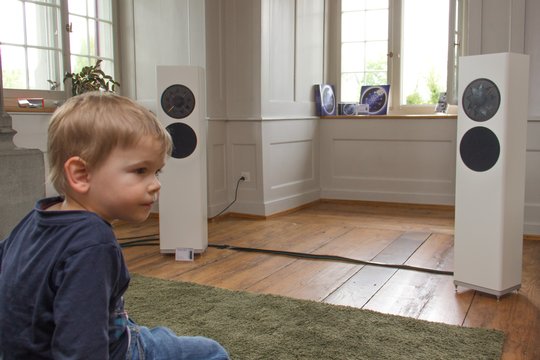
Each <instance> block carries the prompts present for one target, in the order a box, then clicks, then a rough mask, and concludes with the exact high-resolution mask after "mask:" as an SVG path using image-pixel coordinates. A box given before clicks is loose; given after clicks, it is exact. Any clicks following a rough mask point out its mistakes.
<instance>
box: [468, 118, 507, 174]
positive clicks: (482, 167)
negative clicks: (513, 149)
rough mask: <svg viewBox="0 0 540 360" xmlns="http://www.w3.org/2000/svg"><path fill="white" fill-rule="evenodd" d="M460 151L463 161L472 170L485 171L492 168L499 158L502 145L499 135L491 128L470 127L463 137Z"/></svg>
mask: <svg viewBox="0 0 540 360" xmlns="http://www.w3.org/2000/svg"><path fill="white" fill-rule="evenodd" d="M459 153H460V155H461V160H463V163H464V164H465V165H466V166H467V167H468V168H469V169H471V170H473V171H477V172H483V171H487V170H489V169H491V168H492V167H493V166H494V165H495V164H496V163H497V160H499V155H500V153H501V146H500V144H499V139H498V138H497V135H495V133H494V132H493V131H491V130H490V129H488V128H486V127H483V126H477V127H473V128H472V129H469V130H468V131H467V132H466V133H465V135H463V137H462V138H461V142H460V144H459Z"/></svg>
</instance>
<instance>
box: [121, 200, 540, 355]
mask: <svg viewBox="0 0 540 360" xmlns="http://www.w3.org/2000/svg"><path fill="white" fill-rule="evenodd" d="M453 226H454V220H453V210H452V209H450V208H444V207H419V206H416V207H415V206H404V205H395V204H394V205H392V204H380V203H360V202H318V203H314V204H312V205H311V206H309V207H306V208H303V209H300V210H298V211H295V212H292V213H288V214H283V215H278V216H274V217H270V218H268V219H266V220H257V219H243V218H234V217H224V218H221V219H217V220H216V221H213V222H210V223H209V229H208V231H209V243H213V244H229V245H234V246H243V247H257V248H264V249H275V250H286V251H295V252H305V253H310V254H323V255H338V256H345V257H349V258H355V259H360V260H376V261H381V262H382V261H384V262H398V263H404V264H406V265H411V266H417V267H426V268H432V269H439V270H447V271H451V270H453ZM158 228H159V226H158V220H157V219H156V218H150V219H149V220H148V221H146V222H145V223H143V224H138V225H126V224H117V225H115V231H116V233H117V235H118V237H119V239H120V242H125V241H127V240H125V238H129V237H137V236H146V235H156V234H158V232H159V229H158ZM404 238H405V240H406V241H404V240H403V239H404ZM407 239H408V240H407ZM407 249H408V250H407ZM124 255H125V258H126V261H127V264H128V267H129V269H130V271H131V272H132V273H137V274H141V275H145V276H153V277H158V278H164V279H171V280H179V281H190V282H195V283H199V284H206V285H211V286H217V287H222V288H227V289H234V290H244V291H250V292H256V293H268V294H279V295H283V296H289V297H294V298H299V299H310V300H315V301H321V302H327V303H331V304H341V305H348V306H354V307H358V308H363V309H370V310H375V311H379V312H384V313H390V314H397V315H402V316H408V317H413V318H418V319H424V320H429V321H436V322H444V323H448V324H455V325H461V326H471V327H485V328H494V329H501V330H503V331H505V333H506V335H507V337H506V341H505V344H504V350H503V351H504V353H503V359H505V360H510V359H531V360H533V359H540V241H535V240H526V241H525V242H524V256H523V278H522V287H521V289H520V290H519V292H517V293H516V292H514V293H511V294H508V295H506V296H503V297H502V298H501V299H500V300H497V299H496V298H495V297H494V296H491V295H485V294H482V293H478V292H476V291H474V290H469V289H464V288H459V289H458V292H456V291H455V287H454V285H453V278H452V276H448V275H437V274H430V273H426V272H418V271H410V270H402V269H395V268H382V267H377V266H372V265H362V264H356V263H354V264H353V263H346V262H337V261H323V260H312V259H299V258H294V257H289V256H277V255H272V254H263V253H252V252H238V251H234V250H230V249H217V248H213V247H210V248H208V250H207V251H206V252H205V253H203V254H202V255H198V256H197V257H196V259H195V261H193V262H176V261H175V260H174V257H173V256H172V255H162V254H160V252H159V247H158V246H155V245H154V246H137V247H125V248H124ZM471 358H474V354H471Z"/></svg>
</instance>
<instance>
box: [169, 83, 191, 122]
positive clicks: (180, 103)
mask: <svg viewBox="0 0 540 360" xmlns="http://www.w3.org/2000/svg"><path fill="white" fill-rule="evenodd" d="M161 108H162V109H163V111H164V112H165V113H166V114H167V115H169V116H170V117H172V118H174V119H183V118H185V117H186V116H189V114H191V113H192V112H193V109H195V95H193V92H192V91H191V90H190V89H189V88H188V87H187V86H185V85H181V84H174V85H171V86H169V87H168V88H166V89H165V90H163V93H161Z"/></svg>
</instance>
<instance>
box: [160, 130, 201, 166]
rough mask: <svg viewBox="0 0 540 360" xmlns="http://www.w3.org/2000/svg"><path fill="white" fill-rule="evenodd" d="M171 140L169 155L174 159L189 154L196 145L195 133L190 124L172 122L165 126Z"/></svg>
mask: <svg viewBox="0 0 540 360" xmlns="http://www.w3.org/2000/svg"><path fill="white" fill-rule="evenodd" d="M166 129H167V131H168V132H169V134H171V138H172V141H173V151H172V154H171V156H172V157H173V158H175V159H183V158H186V157H188V156H189V155H191V154H192V153H193V152H194V151H195V148H196V147H197V134H195V131H193V129H192V128H191V126H189V125H186V124H184V123H180V122H177V123H172V124H170V125H169V126H167V127H166Z"/></svg>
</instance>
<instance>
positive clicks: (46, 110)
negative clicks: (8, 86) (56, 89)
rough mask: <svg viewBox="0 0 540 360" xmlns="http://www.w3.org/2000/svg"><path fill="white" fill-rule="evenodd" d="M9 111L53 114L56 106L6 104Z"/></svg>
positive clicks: (6, 109)
mask: <svg viewBox="0 0 540 360" xmlns="http://www.w3.org/2000/svg"><path fill="white" fill-rule="evenodd" d="M4 110H5V111H6V112H8V113H43V114H52V113H53V112H54V110H56V107H54V108H52V107H40V108H22V107H18V106H6V107H5V109H4Z"/></svg>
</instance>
